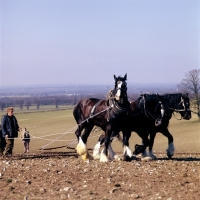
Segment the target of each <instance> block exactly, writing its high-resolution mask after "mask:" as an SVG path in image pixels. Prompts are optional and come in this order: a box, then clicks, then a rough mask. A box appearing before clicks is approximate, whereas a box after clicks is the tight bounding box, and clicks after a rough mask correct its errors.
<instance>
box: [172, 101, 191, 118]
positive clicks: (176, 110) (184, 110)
mask: <svg viewBox="0 0 200 200" xmlns="http://www.w3.org/2000/svg"><path fill="white" fill-rule="evenodd" d="M180 104H182V105H183V107H184V109H177V108H175V109H174V108H169V109H170V110H172V111H173V113H172V114H173V115H174V117H175V118H176V119H177V120H182V119H183V117H182V115H181V118H180V119H178V118H177V117H176V116H175V114H174V112H177V113H180V112H181V111H183V112H187V111H191V110H190V109H186V108H185V104H184V99H183V98H182V97H181V101H180V103H178V104H177V106H176V107H178V106H179V105H180Z"/></svg>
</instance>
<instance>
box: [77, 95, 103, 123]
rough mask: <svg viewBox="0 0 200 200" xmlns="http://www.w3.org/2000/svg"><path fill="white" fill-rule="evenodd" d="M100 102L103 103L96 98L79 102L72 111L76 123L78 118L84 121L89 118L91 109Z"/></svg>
mask: <svg viewBox="0 0 200 200" xmlns="http://www.w3.org/2000/svg"><path fill="white" fill-rule="evenodd" d="M100 101H105V100H101V99H97V98H89V99H82V100H80V101H79V102H78V103H77V104H76V106H75V107H74V110H73V115H74V118H75V119H76V121H77V120H78V119H79V118H82V119H85V118H87V117H89V116H90V114H91V111H92V109H93V107H94V106H95V105H96V104H97V103H98V102H100Z"/></svg>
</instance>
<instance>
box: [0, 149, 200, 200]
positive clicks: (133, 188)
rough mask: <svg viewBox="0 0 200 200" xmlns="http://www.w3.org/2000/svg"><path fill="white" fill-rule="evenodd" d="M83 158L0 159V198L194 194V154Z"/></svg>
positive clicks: (199, 158)
mask: <svg viewBox="0 0 200 200" xmlns="http://www.w3.org/2000/svg"><path fill="white" fill-rule="evenodd" d="M156 155H157V160H153V161H148V162H147V161H136V160H133V161H131V162H125V161H112V162H108V163H100V162H99V161H98V160H92V161H90V162H87V161H83V160H81V159H80V158H78V157H77V155H76V153H74V152H68V153H65V154H59V153H58V154H57V155H54V154H53V152H51V154H49V155H48V154H43V155H41V154H40V155H38V156H37V155H36V154H30V155H29V156H27V157H23V158H20V157H19V156H17V155H15V156H16V157H15V156H14V157H13V158H12V159H6V160H5V159H4V160H3V159H1V160H0V185H1V187H0V198H1V199H104V200H105V199H148V200H149V199H152V200H155V199H168V200H172V199H199V196H200V190H199V188H200V153H181V152H178V153H176V154H175V156H174V157H173V159H172V160H169V159H167V157H166V155H165V154H163V152H160V153H159V152H158V153H157V154H156Z"/></svg>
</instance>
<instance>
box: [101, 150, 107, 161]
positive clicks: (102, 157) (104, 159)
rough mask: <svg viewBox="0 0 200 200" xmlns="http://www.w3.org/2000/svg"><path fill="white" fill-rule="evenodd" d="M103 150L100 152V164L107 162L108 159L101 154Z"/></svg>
mask: <svg viewBox="0 0 200 200" xmlns="http://www.w3.org/2000/svg"><path fill="white" fill-rule="evenodd" d="M103 150H104V149H103ZM103 150H102V151H101V156H100V162H108V157H107V156H106V155H105V153H103Z"/></svg>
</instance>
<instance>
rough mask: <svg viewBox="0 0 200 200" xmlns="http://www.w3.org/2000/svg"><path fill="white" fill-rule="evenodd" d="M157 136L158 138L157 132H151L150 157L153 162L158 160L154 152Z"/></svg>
mask: <svg viewBox="0 0 200 200" xmlns="http://www.w3.org/2000/svg"><path fill="white" fill-rule="evenodd" d="M155 136H156V132H151V133H150V141H149V156H150V157H151V158H152V159H153V160H155V159H156V155H155V154H154V152H153V144H154V140H155Z"/></svg>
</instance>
